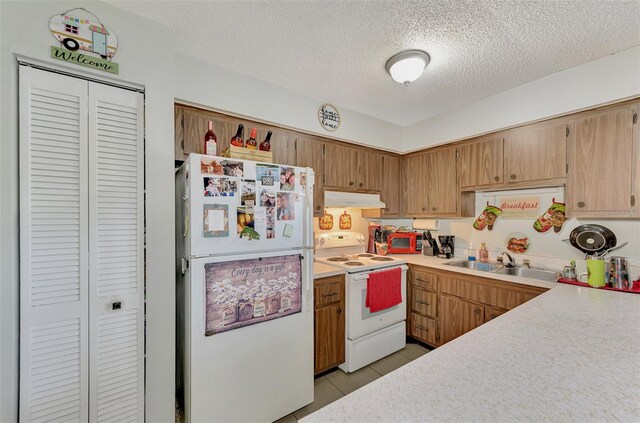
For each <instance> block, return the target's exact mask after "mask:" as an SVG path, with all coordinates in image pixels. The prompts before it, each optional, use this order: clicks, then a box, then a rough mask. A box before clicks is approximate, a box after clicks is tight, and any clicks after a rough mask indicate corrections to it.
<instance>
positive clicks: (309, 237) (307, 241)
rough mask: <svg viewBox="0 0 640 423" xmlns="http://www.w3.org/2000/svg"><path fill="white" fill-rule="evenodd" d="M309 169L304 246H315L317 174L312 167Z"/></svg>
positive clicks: (305, 201)
mask: <svg viewBox="0 0 640 423" xmlns="http://www.w3.org/2000/svg"><path fill="white" fill-rule="evenodd" d="M306 171H307V186H306V192H305V196H304V197H305V198H304V221H305V223H304V225H305V228H304V236H303V243H304V248H313V190H314V187H313V184H314V183H315V174H314V173H313V169H311V168H310V167H308V168H306Z"/></svg>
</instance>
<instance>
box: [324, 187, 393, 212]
mask: <svg viewBox="0 0 640 423" xmlns="http://www.w3.org/2000/svg"><path fill="white" fill-rule="evenodd" d="M324 206H325V207H357V208H361V209H383V208H385V207H386V205H385V204H384V203H383V202H382V201H380V196H379V195H378V194H360V193H355V192H340V191H325V192H324Z"/></svg>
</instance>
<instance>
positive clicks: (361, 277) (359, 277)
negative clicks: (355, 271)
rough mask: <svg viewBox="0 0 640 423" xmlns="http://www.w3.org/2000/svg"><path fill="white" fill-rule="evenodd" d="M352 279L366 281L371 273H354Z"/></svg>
mask: <svg viewBox="0 0 640 423" xmlns="http://www.w3.org/2000/svg"><path fill="white" fill-rule="evenodd" d="M352 279H353V280H354V281H366V280H367V279H369V273H363V274H361V275H353V276H352Z"/></svg>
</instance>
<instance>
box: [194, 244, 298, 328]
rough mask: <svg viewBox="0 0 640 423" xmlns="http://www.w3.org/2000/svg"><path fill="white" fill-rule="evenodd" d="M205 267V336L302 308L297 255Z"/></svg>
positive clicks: (275, 317) (214, 264) (212, 264)
mask: <svg viewBox="0 0 640 423" xmlns="http://www.w3.org/2000/svg"><path fill="white" fill-rule="evenodd" d="M204 270H205V273H204V274H205V289H206V318H205V322H206V327H205V336H210V335H214V334H216V333H220V332H226V331H228V330H233V329H238V328H241V327H244V326H249V325H253V324H256V323H261V322H265V321H267V320H273V319H278V318H280V317H284V316H288V315H290V314H294V313H298V312H300V311H301V309H302V265H301V256H300V255H297V254H296V255H288V256H279V257H269V258H257V259H249V260H235V261H229V262H221V263H207V264H205V266H204Z"/></svg>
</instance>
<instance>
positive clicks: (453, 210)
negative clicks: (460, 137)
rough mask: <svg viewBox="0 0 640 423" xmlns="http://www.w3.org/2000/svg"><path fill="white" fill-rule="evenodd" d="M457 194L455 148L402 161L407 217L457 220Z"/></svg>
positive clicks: (431, 152)
mask: <svg viewBox="0 0 640 423" xmlns="http://www.w3.org/2000/svg"><path fill="white" fill-rule="evenodd" d="M459 193H460V191H459V189H458V181H457V170H456V148H455V147H448V148H443V149H437V150H435V151H430V150H429V151H427V152H425V153H421V154H416V155H411V156H407V157H405V158H404V195H405V196H404V204H405V214H406V215H409V216H413V217H431V216H436V217H439V216H456V215H457V211H458V196H459Z"/></svg>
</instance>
